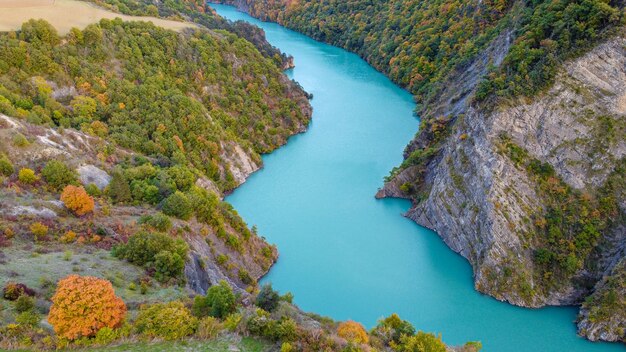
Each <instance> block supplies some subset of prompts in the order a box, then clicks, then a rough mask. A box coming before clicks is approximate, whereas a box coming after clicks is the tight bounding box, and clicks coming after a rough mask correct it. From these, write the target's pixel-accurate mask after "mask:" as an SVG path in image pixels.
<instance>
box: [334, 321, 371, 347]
mask: <svg viewBox="0 0 626 352" xmlns="http://www.w3.org/2000/svg"><path fill="white" fill-rule="evenodd" d="M337 335H339V336H340V337H343V338H344V339H346V340H348V341H350V342H353V343H368V341H369V336H367V332H366V331H365V328H364V327H363V325H361V324H359V323H357V322H356V321H352V320H348V321H346V322H343V323H341V324H339V327H338V328H337Z"/></svg>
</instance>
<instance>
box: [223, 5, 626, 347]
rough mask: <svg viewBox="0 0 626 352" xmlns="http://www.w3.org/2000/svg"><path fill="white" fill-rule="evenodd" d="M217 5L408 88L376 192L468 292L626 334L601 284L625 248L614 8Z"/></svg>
mask: <svg viewBox="0 0 626 352" xmlns="http://www.w3.org/2000/svg"><path fill="white" fill-rule="evenodd" d="M222 2H223V3H228V4H234V5H236V6H237V7H239V8H240V9H242V10H244V11H247V12H249V13H250V14H252V15H253V16H256V17H258V18H261V19H263V20H270V21H276V22H278V23H280V24H283V25H285V26H287V27H289V28H292V29H295V30H297V31H300V32H302V33H304V34H307V35H309V36H312V37H313V38H316V39H319V40H323V41H326V42H328V43H331V44H334V45H339V46H341V47H344V48H347V49H349V50H352V51H354V52H356V53H358V54H359V55H360V56H362V57H363V58H364V59H365V60H367V61H368V62H369V63H371V64H372V65H373V66H374V67H376V68H377V69H379V70H381V71H382V72H384V73H385V74H387V75H388V76H389V77H390V78H391V79H392V80H394V81H395V82H397V83H399V84H401V85H402V86H404V87H406V88H407V89H409V90H410V91H411V92H412V93H414V94H415V96H416V99H417V101H418V103H419V104H420V105H419V106H420V108H419V111H418V112H419V114H420V117H421V119H422V124H421V128H420V132H419V134H418V135H417V136H416V138H415V139H414V140H413V141H411V142H410V143H409V145H408V147H407V149H406V150H405V154H404V156H405V161H404V163H403V164H402V165H400V166H399V167H398V168H396V169H394V170H392V172H391V174H390V176H389V177H388V179H387V183H386V184H385V186H384V188H383V189H381V190H380V191H379V193H378V195H377V196H379V197H385V196H393V197H403V198H408V199H411V200H412V201H413V204H414V205H413V207H412V209H411V210H410V211H409V212H408V213H407V216H408V217H409V218H411V219H413V220H414V221H416V222H418V223H419V224H421V225H424V226H426V227H429V228H432V229H434V230H435V231H437V232H438V233H439V235H440V236H441V237H442V238H443V239H444V241H445V242H446V243H447V244H448V245H449V246H450V247H451V248H452V249H453V250H455V251H457V252H459V253H460V254H462V255H463V256H464V257H466V258H467V259H468V260H469V261H470V263H472V265H473V268H474V276H475V282H476V288H477V289H478V290H479V291H481V292H484V293H487V294H489V295H492V296H494V297H496V298H498V299H500V300H506V301H508V302H510V303H512V304H516V305H522V306H529V307H540V306H544V305H571V304H577V305H580V304H582V303H583V302H584V307H583V310H582V311H581V315H580V319H581V322H580V323H579V333H580V334H582V335H584V336H586V337H588V338H590V339H592V340H596V339H602V340H608V341H624V340H625V339H626V335H624V332H625V331H626V329H625V326H626V316H625V315H624V306H625V304H626V298H625V297H624V291H623V290H622V289H621V287H620V286H619V285H617V286H615V287H613V288H612V289H611V290H610V292H611V293H610V295H609V294H608V293H607V290H606V287H608V286H610V285H608V286H607V282H615V279H612V277H619V275H620V274H619V273H620V272H621V271H620V270H619V266H618V263H619V262H620V260H621V259H622V258H623V257H624V254H625V253H624V248H626V238H624V236H623V235H624V230H623V229H624V226H625V225H624V224H625V216H624V214H625V211H626V206H625V205H626V199H625V196H624V193H623V189H624V178H623V175H624V166H623V165H624V164H623V163H624V161H623V160H624V152H625V146H626V144H625V139H624V136H625V135H626V133H624V132H625V131H624V116H625V112H624V110H623V94H624V92H623V89H622V88H623V87H624V86H626V76H625V75H624V71H623V69H624V50H623V48H624V39H623V38H624V34H623V32H622V30H621V27H622V23H623V7H622V6H623V4H622V3H621V2H612V1H549V2H548V1H545V2H542V1H535V2H484V1H480V2H475V1H426V2H413V1H409V0H397V1H388V2H371V1H360V0H354V1H324V2H319V1H298V2H296V1H293V2H292V1H280V0H279V1H254V0H234V1H230V0H229V1H222ZM607 295H608V296H610V297H613V298H612V299H611V302H612V303H611V304H610V306H611V307H612V308H611V309H606V307H604V305H605V303H606V302H607V299H601V297H607ZM601 302H604V303H601ZM596 305H599V306H596ZM589 312H595V313H594V314H591V315H592V316H593V317H592V319H589V316H590V313H589ZM597 312H602V314H598V313H597Z"/></svg>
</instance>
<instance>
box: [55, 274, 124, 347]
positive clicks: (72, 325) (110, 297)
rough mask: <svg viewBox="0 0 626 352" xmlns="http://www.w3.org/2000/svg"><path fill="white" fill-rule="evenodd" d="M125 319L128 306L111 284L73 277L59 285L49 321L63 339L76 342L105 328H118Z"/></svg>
mask: <svg viewBox="0 0 626 352" xmlns="http://www.w3.org/2000/svg"><path fill="white" fill-rule="evenodd" d="M125 316H126V305H125V304H124V302H123V301H122V300H121V299H120V298H119V297H117V296H116V295H115V291H114V290H113V286H112V285H111V283H110V282H109V281H107V280H103V279H98V278H95V277H91V276H83V277H81V276H78V275H70V276H68V277H66V278H65V279H62V280H60V281H59V283H58V285H57V290H56V292H55V294H54V296H53V297H52V307H51V308H50V314H49V315H48V321H49V322H50V324H52V326H53V327H54V331H55V332H56V334H57V335H58V336H59V337H63V338H66V339H69V340H74V339H77V338H79V337H83V336H85V337H89V336H94V335H96V333H97V332H98V331H99V330H100V329H102V328H104V327H109V328H112V329H114V328H117V327H119V326H120V325H121V324H122V323H123V322H124V318H125Z"/></svg>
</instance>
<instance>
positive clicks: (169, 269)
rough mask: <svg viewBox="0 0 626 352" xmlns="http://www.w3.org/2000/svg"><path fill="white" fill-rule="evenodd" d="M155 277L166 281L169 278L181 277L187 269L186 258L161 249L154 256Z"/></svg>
mask: <svg viewBox="0 0 626 352" xmlns="http://www.w3.org/2000/svg"><path fill="white" fill-rule="evenodd" d="M154 269H155V274H154V276H155V278H156V279H157V280H159V281H160V282H166V281H167V280H168V279H169V278H176V277H180V276H182V274H183V271H184V270H185V259H184V258H181V256H180V255H179V254H178V253H174V252H170V251H160V252H159V253H157V255H155V256H154Z"/></svg>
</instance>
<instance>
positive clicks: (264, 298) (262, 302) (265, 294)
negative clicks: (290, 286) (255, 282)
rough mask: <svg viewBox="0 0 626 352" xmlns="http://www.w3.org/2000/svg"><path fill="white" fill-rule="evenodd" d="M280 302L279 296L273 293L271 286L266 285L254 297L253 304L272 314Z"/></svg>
mask: <svg viewBox="0 0 626 352" xmlns="http://www.w3.org/2000/svg"><path fill="white" fill-rule="evenodd" d="M279 302H280V295H278V292H276V291H274V289H273V288H272V285H271V284H266V285H263V287H261V290H260V291H259V294H258V295H257V296H256V302H255V304H256V305H257V306H259V307H261V308H262V309H263V310H266V311H268V312H273V311H274V310H275V309H276V307H278V303H279Z"/></svg>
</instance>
